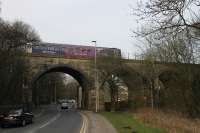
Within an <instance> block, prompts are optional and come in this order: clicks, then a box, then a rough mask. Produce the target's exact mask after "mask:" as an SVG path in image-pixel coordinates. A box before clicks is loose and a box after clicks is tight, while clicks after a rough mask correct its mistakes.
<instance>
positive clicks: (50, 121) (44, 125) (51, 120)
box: [29, 113, 61, 133]
mask: <svg viewBox="0 0 200 133" xmlns="http://www.w3.org/2000/svg"><path fill="white" fill-rule="evenodd" d="M60 115H61V114H60V113H59V114H57V115H56V116H54V117H53V118H51V119H50V120H49V121H48V122H46V123H44V124H43V125H41V126H40V127H36V128H35V129H33V130H31V131H30V132H29V133H34V132H36V131H37V130H39V129H42V128H44V127H46V126H48V125H49V124H51V123H52V122H54V121H55V120H57V119H58V118H59V117H60Z"/></svg>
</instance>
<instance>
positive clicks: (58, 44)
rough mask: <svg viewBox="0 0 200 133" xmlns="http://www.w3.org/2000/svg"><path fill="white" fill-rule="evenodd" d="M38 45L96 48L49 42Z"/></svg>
mask: <svg viewBox="0 0 200 133" xmlns="http://www.w3.org/2000/svg"><path fill="white" fill-rule="evenodd" d="M38 45H41V46H42V45H43V46H56V47H63V48H64V47H85V48H94V46H87V45H73V44H60V43H48V42H40V43H38ZM97 48H104V49H118V48H109V47H97ZM118 50H120V49H118Z"/></svg>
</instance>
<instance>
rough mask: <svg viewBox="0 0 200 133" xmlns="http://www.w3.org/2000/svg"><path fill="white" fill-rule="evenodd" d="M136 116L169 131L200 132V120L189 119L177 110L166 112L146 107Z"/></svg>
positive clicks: (178, 132)
mask: <svg viewBox="0 0 200 133" xmlns="http://www.w3.org/2000/svg"><path fill="white" fill-rule="evenodd" d="M134 116H135V117H136V119H139V120H140V121H142V122H143V123H145V124H147V125H149V126H153V127H157V128H162V129H164V130H165V131H167V132H168V133H200V120H198V119H196V120H194V119H188V118H185V117H183V116H182V115H180V114H178V113H175V112H173V113H172V112H171V113H169V112H168V113H166V112H163V111H158V110H156V111H155V110H154V111H152V110H151V109H147V108H146V109H141V110H138V111H137V112H136V113H134Z"/></svg>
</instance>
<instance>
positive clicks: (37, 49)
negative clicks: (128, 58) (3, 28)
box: [27, 43, 121, 58]
mask: <svg viewBox="0 0 200 133" xmlns="http://www.w3.org/2000/svg"><path fill="white" fill-rule="evenodd" d="M27 51H28V53H31V54H32V55H38V56H62V57H72V58H92V57H94V56H95V47H94V46H82V45H70V44H56V43H38V44H37V45H32V46H31V48H29V49H28V50H27ZM96 54H97V56H115V57H121V50H120V49H117V48H106V47H96Z"/></svg>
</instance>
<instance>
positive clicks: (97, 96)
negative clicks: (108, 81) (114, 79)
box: [92, 41, 99, 112]
mask: <svg viewBox="0 0 200 133" xmlns="http://www.w3.org/2000/svg"><path fill="white" fill-rule="evenodd" d="M92 43H94V46H95V55H94V70H95V94H96V101H95V104H96V106H95V112H98V109H99V87H98V73H97V41H92Z"/></svg>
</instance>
